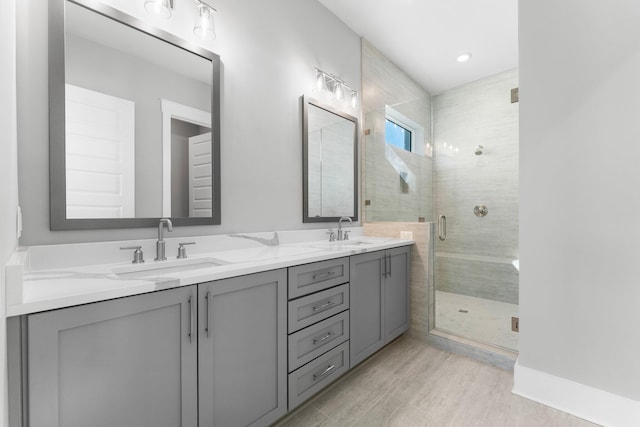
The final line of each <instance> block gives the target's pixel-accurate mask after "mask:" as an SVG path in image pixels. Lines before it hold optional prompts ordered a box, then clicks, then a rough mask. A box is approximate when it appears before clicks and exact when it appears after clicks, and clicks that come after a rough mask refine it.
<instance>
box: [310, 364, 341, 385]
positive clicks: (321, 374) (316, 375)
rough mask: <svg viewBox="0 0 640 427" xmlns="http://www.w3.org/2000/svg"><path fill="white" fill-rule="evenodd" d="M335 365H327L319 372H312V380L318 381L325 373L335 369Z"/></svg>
mask: <svg viewBox="0 0 640 427" xmlns="http://www.w3.org/2000/svg"><path fill="white" fill-rule="evenodd" d="M335 367H336V365H329V366H327V369H325V370H324V371H322V372H321V373H319V374H313V380H314V381H318V380H319V379H320V378H322V377H324V376H325V375H327V374H328V373H329V372H331V371H333V370H334V369H335Z"/></svg>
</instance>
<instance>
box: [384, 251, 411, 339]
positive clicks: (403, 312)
mask: <svg viewBox="0 0 640 427" xmlns="http://www.w3.org/2000/svg"><path fill="white" fill-rule="evenodd" d="M410 254H411V247H409V246H403V247H401V248H395V249H388V250H387V251H386V256H387V257H388V263H387V266H388V271H387V275H386V280H385V308H386V310H385V342H386V343H388V342H390V341H391V340H393V339H394V338H396V337H397V336H399V335H400V334H402V333H403V332H405V331H406V330H407V329H409V320H410V318H409V265H410Z"/></svg>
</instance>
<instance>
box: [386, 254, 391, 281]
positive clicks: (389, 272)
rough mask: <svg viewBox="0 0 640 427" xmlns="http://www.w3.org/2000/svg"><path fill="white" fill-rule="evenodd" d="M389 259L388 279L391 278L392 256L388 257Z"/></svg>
mask: <svg viewBox="0 0 640 427" xmlns="http://www.w3.org/2000/svg"><path fill="white" fill-rule="evenodd" d="M387 259H388V260H389V270H388V274H389V275H388V276H387V277H391V254H389V255H387Z"/></svg>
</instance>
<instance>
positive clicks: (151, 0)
mask: <svg viewBox="0 0 640 427" xmlns="http://www.w3.org/2000/svg"><path fill="white" fill-rule="evenodd" d="M144 8H145V10H146V11H147V12H148V13H150V14H151V15H154V16H158V17H160V18H165V19H169V18H171V0H147V1H145V2H144Z"/></svg>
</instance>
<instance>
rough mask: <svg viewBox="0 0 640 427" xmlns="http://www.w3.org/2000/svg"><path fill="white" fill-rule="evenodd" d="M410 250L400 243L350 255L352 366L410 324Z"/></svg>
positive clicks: (403, 330)
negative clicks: (391, 246) (398, 246)
mask: <svg viewBox="0 0 640 427" xmlns="http://www.w3.org/2000/svg"><path fill="white" fill-rule="evenodd" d="M410 253H411V247H410V246H403V247H400V248H394V249H388V250H384V251H377V252H371V253H365V254H361V255H355V256H352V257H351V267H350V280H351V283H350V297H349V301H350V314H351V319H350V328H351V333H350V337H351V338H350V339H351V341H350V342H351V348H350V358H351V367H354V366H355V365H357V364H358V363H360V362H362V361H363V360H364V359H366V358H367V357H369V356H370V355H372V354H373V353H375V352H376V351H378V350H379V349H380V348H382V347H383V346H384V345H386V344H387V343H389V342H391V341H392V340H393V339H394V338H396V337H397V336H399V335H400V334H402V333H403V332H405V331H406V330H407V329H408V328H409V263H410Z"/></svg>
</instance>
